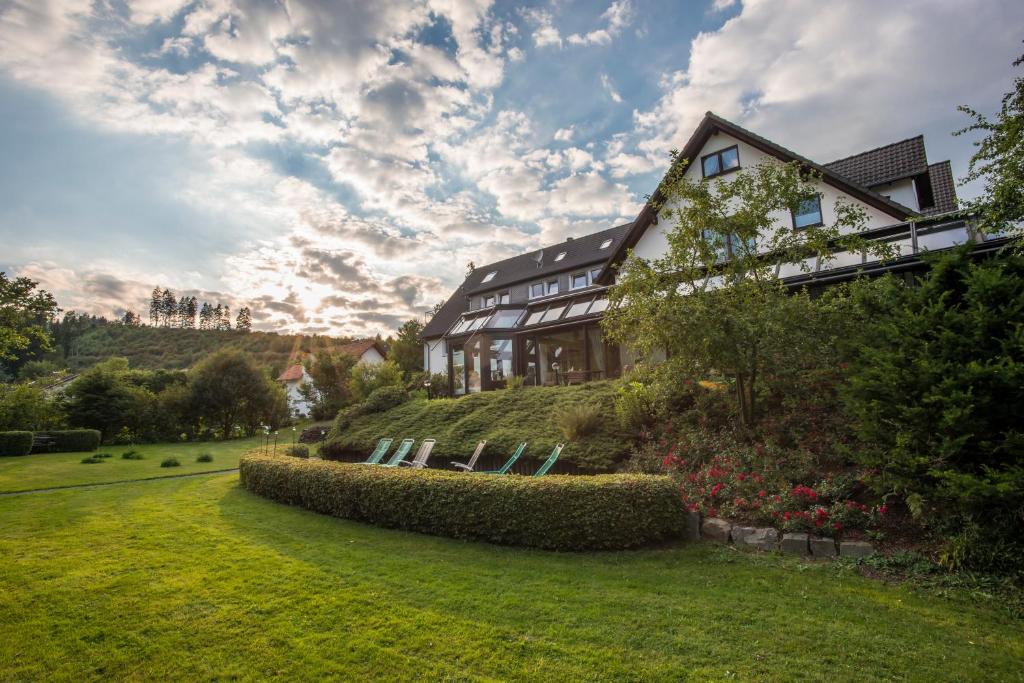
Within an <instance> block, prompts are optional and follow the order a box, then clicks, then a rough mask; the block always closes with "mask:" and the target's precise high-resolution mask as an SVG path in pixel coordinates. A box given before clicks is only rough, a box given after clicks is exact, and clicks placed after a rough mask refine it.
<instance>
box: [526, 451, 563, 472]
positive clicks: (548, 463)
mask: <svg viewBox="0 0 1024 683" xmlns="http://www.w3.org/2000/svg"><path fill="white" fill-rule="evenodd" d="M563 448H565V444H564V443H560V444H558V445H557V446H555V450H553V451H551V455H549V456H548V459H547V460H545V461H544V464H543V465H541V466H540V469H539V470H537V471H536V472H534V473H533V476H535V477H543V476H544V475H545V474H547V473H548V470H550V469H551V466H552V465H554V464H555V461H556V460H558V456H559V455H560V454H561V453H562V449H563Z"/></svg>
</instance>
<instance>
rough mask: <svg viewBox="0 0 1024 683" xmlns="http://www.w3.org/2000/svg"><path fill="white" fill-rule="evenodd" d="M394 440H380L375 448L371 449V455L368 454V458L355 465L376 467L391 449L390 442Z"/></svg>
mask: <svg viewBox="0 0 1024 683" xmlns="http://www.w3.org/2000/svg"><path fill="white" fill-rule="evenodd" d="M392 441H394V439H381V440H380V441H378V442H377V447H376V448H374V449H373V453H370V457H369V458H367V459H366V460H363V461H362V462H359V463H356V464H357V465H376V464H377V463H379V462H380V459H381V458H383V457H384V454H385V453H387V452H388V449H389V448H391V442H392Z"/></svg>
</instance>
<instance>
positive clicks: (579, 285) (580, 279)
mask: <svg viewBox="0 0 1024 683" xmlns="http://www.w3.org/2000/svg"><path fill="white" fill-rule="evenodd" d="M586 286H587V274H586V273H573V274H572V275H570V276H569V289H583V288H584V287H586Z"/></svg>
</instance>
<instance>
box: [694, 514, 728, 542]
mask: <svg viewBox="0 0 1024 683" xmlns="http://www.w3.org/2000/svg"><path fill="white" fill-rule="evenodd" d="M730 531H732V524H729V522H727V521H725V520H724V519H718V518H717V517H708V518H707V519H705V520H704V523H703V524H701V526H700V533H701V535H702V536H703V537H704V538H706V539H708V540H709V541H715V542H716V543H728V542H729V532H730Z"/></svg>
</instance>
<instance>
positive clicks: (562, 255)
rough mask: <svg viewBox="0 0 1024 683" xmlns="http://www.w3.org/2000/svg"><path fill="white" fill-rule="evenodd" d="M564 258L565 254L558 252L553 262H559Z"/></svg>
mask: <svg viewBox="0 0 1024 683" xmlns="http://www.w3.org/2000/svg"><path fill="white" fill-rule="evenodd" d="M564 258H565V252H564V251H560V252H558V256H556V257H555V260H556V261H561V260H562V259H564Z"/></svg>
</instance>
